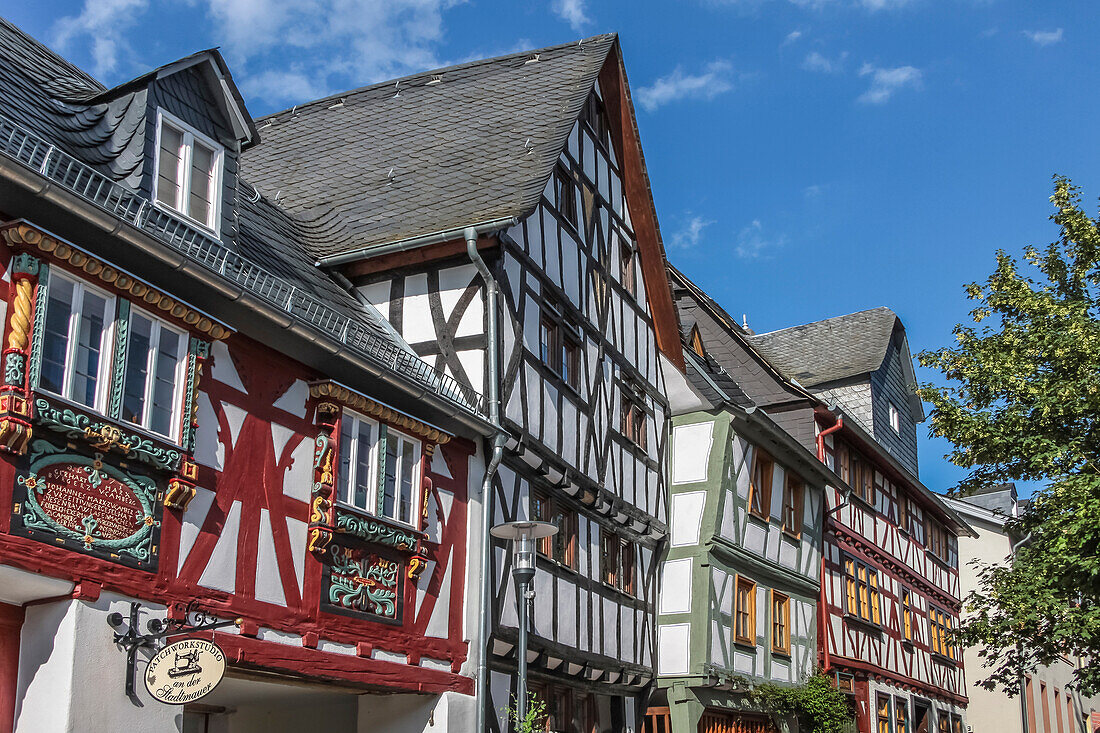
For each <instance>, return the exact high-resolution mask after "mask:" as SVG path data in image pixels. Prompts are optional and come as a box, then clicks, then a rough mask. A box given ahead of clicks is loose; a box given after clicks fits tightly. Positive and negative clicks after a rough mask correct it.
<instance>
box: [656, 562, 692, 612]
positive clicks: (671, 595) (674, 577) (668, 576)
mask: <svg viewBox="0 0 1100 733" xmlns="http://www.w3.org/2000/svg"><path fill="white" fill-rule="evenodd" d="M693 565H694V562H693V560H692V558H690V557H683V558H680V559H678V560H665V562H664V564H663V565H662V566H661V586H660V589H661V594H660V597H659V599H658V602H659V604H660V607H659V612H660V613H661V614H674V613H690V612H691V605H692V598H691V574H692V569H693Z"/></svg>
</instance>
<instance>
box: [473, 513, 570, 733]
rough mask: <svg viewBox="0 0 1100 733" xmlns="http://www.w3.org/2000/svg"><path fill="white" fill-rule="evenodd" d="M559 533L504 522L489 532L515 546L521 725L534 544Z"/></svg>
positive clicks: (531, 524) (541, 525) (524, 712)
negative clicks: (529, 587) (528, 602)
mask: <svg viewBox="0 0 1100 733" xmlns="http://www.w3.org/2000/svg"><path fill="white" fill-rule="evenodd" d="M557 533H558V528H557V527H555V526H554V525H553V524H550V523H549V522H505V523H504V524H498V525H497V526H495V527H493V528H492V529H490V530H489V534H491V535H493V536H494V537H497V538H499V539H502V540H511V542H512V578H513V579H514V580H515V582H516V603H517V605H518V606H519V656H518V659H517V661H518V665H517V670H516V677H517V680H516V688H517V693H518V694H517V695H516V697H517V700H516V715H517V717H518V718H519V719H520V720H521V721H522V720H523V719H524V718H526V717H527V601H528V599H530V598H534V597H535V591H533V590H528V588H527V586H528V584H530V582H531V580H532V579H533V578H534V577H535V542H536V541H537V540H541V539H543V538H546V537H553V536H554V535H556V534H557Z"/></svg>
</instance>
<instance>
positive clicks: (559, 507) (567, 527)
mask: <svg viewBox="0 0 1100 733" xmlns="http://www.w3.org/2000/svg"><path fill="white" fill-rule="evenodd" d="M531 501H532V503H531V518H532V519H534V520H536V521H539V522H547V523H549V524H553V525H555V526H557V528H558V532H557V534H555V535H554V536H552V537H544V538H542V539H540V540H539V541H538V542H537V543H536V545H535V552H536V553H537V554H539V555H542V556H543V557H545V558H546V559H548V560H552V561H553V562H556V563H557V564H559V565H562V566H564V567H567V568H569V569H570V570H576V569H577V512H576V510H575V509H573V508H572V507H570V506H567V505H563V503H562V502H561V500H560V499H558V498H557V497H555V496H551V495H550V494H549V493H548V492H546V491H543V490H541V489H535V490H533V491H532V492H531ZM540 506H541V507H545V511H538V507H540ZM558 516H561V517H563V521H562V522H561V523H560V524H559V523H558V522H556V521H555V518H556V517H558ZM563 536H566V537H568V542H567V544H566V545H565V547H564V549H563V550H562V552H561V555H562V556H561V558H559V557H558V549H559V545H558V542H559V538H561V537H563Z"/></svg>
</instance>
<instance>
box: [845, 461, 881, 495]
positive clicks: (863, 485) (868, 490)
mask: <svg viewBox="0 0 1100 733" xmlns="http://www.w3.org/2000/svg"><path fill="white" fill-rule="evenodd" d="M849 461H850V462H851V469H850V470H851V481H849V482H848V485H849V486H851V487H852V491H853V492H855V494H856V496H858V497H859V498H860V499H863V500H864V501H865V502H867V503H868V504H870V505H872V506H874V504H875V490H874V487H873V486H872V483H871V482H872V477H873V476H874V473H875V469H874V468H873V467H872V466H871V464H870V463H868V462H867V459H865V458H864V457H863V456H861V455H859V454H858V453H856V452H855V451H853V450H850V451H849Z"/></svg>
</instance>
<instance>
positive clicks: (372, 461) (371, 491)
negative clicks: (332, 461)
mask: <svg viewBox="0 0 1100 733" xmlns="http://www.w3.org/2000/svg"><path fill="white" fill-rule="evenodd" d="M349 419H350V420H354V421H355V422H356V423H366V424H367V425H370V426H371V430H372V432H371V438H372V439H371V445H370V447H369V449H368V450H369V451H370V456H369V458H368V462H367V463H368V467H367V471H368V473H369V474H370V476H371V478H370V481H369V482H368V483H367V492H366V493H367V495H366V504H367V505H366V506H358V505H356V504H355V503H353V501H352V498H353V497H354V495H355V484H354V483H353V479H357V478H358V475H348V476H337V485H336V502H337V503H338V504H342V505H343V506H347V507H351V508H352V509H358V510H359V511H361V512H367V513H368V514H376V512H375V511H374V510H375V509H376V508H377V506H378V493H377V492H378V442H379V441H378V436H379V433H380V432H381V431H380V430H379V429H378V428H379V425H378V421H377V420H372V419H371V418H369V417H366V416H365V415H360V414H359V413H357V412H352V411H351V410H344V414H343V415H342V416H341V418H340V431H339V434H338V435H337V445H338V446H340V449H341V450H342V449H343V442H344V429H345V428H346V427H347V424H346V422H345V421H346V420H349ZM352 435H353V436H354V437H353V439H352V441H351V443H350V446H351V455H349V456H340V462H339V464H337V470H339V469H340V467H341V465H340V464H342V463H344V461H345V459H346V460H347V464H348V467H349V469H350V470H351V471H357V470H358V466H359V449H360V446H359V430H358V429H356V430H355V431H354V432H353V433H352ZM345 486H347V487H349V489H350V490H349V494H350V496H349V497H348V498H347V499H345V498H344V497H343V496H342V495H341V492H342V491H343V489H344V487H345Z"/></svg>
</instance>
